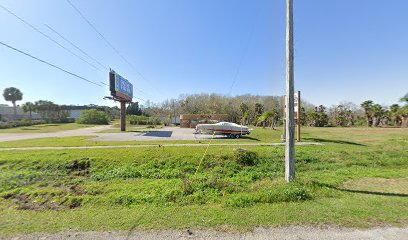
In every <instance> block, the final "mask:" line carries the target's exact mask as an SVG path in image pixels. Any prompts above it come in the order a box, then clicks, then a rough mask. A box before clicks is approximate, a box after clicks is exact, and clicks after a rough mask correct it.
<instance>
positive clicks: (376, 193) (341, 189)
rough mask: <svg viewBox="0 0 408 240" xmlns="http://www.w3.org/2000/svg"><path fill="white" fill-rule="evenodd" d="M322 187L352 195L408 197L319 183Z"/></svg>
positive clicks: (401, 194) (403, 194)
mask: <svg viewBox="0 0 408 240" xmlns="http://www.w3.org/2000/svg"><path fill="white" fill-rule="evenodd" d="M317 184H318V185H320V186H324V187H328V188H331V189H334V190H337V191H342V192H351V193H360V194H369V195H377V196H387V197H405V198H406V197H408V194H405V193H387V192H373V191H367V190H355V189H347V188H339V187H336V186H333V185H330V184H326V183H317Z"/></svg>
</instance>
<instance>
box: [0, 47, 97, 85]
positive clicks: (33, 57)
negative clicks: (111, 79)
mask: <svg viewBox="0 0 408 240" xmlns="http://www.w3.org/2000/svg"><path fill="white" fill-rule="evenodd" d="M0 44H1V45H3V46H5V47H7V48H9V49H12V50H14V51H16V52H19V53H21V54H23V55H25V56H27V57H30V58H32V59H35V60H37V61H39V62H42V63H44V64H46V65H48V66H51V67H53V68H56V69H58V70H60V71H63V72H65V73H67V74H69V75H71V76H74V77H76V78H79V79H81V80H83V81H86V82H88V83H92V84H94V85H97V86H99V87H102V85H100V84H99V83H96V82H94V81H91V80H89V79H86V78H84V77H81V76H79V75H78V74H75V73H72V72H70V71H68V70H65V69H63V68H61V67H59V66H57V65H55V64H52V63H49V62H47V61H45V60H42V59H40V58H38V57H35V56H33V55H31V54H29V53H26V52H24V51H22V50H20V49H17V48H15V47H13V46H10V45H8V44H6V43H4V42H1V41H0Z"/></svg>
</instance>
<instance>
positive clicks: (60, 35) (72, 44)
mask: <svg viewBox="0 0 408 240" xmlns="http://www.w3.org/2000/svg"><path fill="white" fill-rule="evenodd" d="M44 25H45V26H46V27H47V28H48V29H50V30H51V31H52V32H54V33H55V34H57V35H58V36H59V37H60V38H62V39H64V40H65V41H66V42H67V43H69V44H70V45H71V46H73V47H74V48H76V49H77V50H79V51H80V52H81V53H83V54H84V55H85V56H87V57H89V58H90V59H92V60H93V61H95V62H96V63H97V64H98V65H99V66H101V67H102V68H104V69H106V70H108V71H109V69H108V68H107V67H106V66H105V65H103V64H102V63H101V62H99V61H98V60H96V59H95V58H94V57H92V56H90V55H89V54H88V53H86V52H85V51H84V50H82V49H81V48H80V47H78V46H77V45H76V44H74V43H73V42H71V41H70V40H68V39H67V38H66V37H64V36H62V34H60V33H59V32H57V31H56V30H55V29H53V28H52V27H50V26H49V25H48V24H44Z"/></svg>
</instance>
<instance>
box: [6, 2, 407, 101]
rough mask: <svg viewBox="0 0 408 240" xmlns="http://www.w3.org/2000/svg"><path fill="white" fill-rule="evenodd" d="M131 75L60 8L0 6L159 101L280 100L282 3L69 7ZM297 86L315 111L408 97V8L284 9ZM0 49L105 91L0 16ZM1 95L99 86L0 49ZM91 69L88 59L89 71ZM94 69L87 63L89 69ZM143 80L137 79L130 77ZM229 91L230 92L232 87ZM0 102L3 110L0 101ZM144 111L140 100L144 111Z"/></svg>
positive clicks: (78, 97)
mask: <svg viewBox="0 0 408 240" xmlns="http://www.w3.org/2000/svg"><path fill="white" fill-rule="evenodd" d="M71 1H72V3H73V4H75V5H76V6H77V7H78V8H79V9H80V10H81V11H82V13H83V14H84V15H85V16H86V17H87V18H88V19H89V20H90V21H91V22H92V23H93V24H94V25H95V26H96V28H97V29H98V30H99V31H100V32H101V33H102V34H103V35H104V36H105V37H106V38H107V39H108V40H109V41H110V42H111V43H112V44H113V45H114V47H115V48H117V50H118V51H119V52H120V53H121V54H122V55H123V56H124V57H125V58H126V59H127V60H128V61H129V62H130V63H131V64H132V65H133V66H134V68H132V67H130V66H129V65H128V64H127V63H126V62H125V61H123V60H122V59H121V58H120V57H119V56H118V55H117V54H116V53H115V52H114V51H113V50H112V49H111V48H110V47H109V46H107V44H106V43H105V42H104V41H103V40H102V39H101V38H100V37H99V36H98V35H97V33H95V32H94V31H93V30H92V28H90V27H89V26H88V25H87V24H86V23H85V22H84V20H83V19H81V18H80V16H79V15H78V14H77V12H75V11H74V9H73V8H72V7H71V6H70V5H69V4H68V3H67V2H66V1H65V0H0V4H2V5H3V6H5V7H7V8H8V9H10V10H11V11H13V12H14V13H15V14H17V15H19V16H20V17H21V18H23V19H25V20H27V21H28V22H30V23H31V24H32V25H34V26H35V27H37V28H38V29H40V30H41V31H43V32H44V33H46V34H47V35H50V36H51V37H52V38H54V39H55V40H57V41H58V42H60V43H61V44H63V45H64V46H66V47H67V48H69V49H71V50H72V51H73V52H75V53H76V54H78V55H80V56H81V57H82V58H84V59H86V60H87V61H89V62H92V60H91V59H89V58H87V57H86V56H84V55H82V53H81V52H79V51H77V50H76V49H74V48H72V47H71V46H70V45H68V44H67V43H66V42H64V40H62V39H61V38H59V37H58V36H57V35H55V34H54V33H53V32H51V31H50V30H49V29H48V28H47V27H46V26H45V25H44V24H48V25H49V26H51V27H52V28H54V29H55V30H57V31H58V32H59V33H60V34H62V35H64V36H65V37H67V38H68V39H69V40H70V41H72V42H74V43H75V44H77V45H78V46H79V47H80V48H82V49H83V50H85V51H86V52H87V53H88V54H89V55H90V56H92V57H93V58H95V59H97V60H98V61H100V62H101V63H103V65H105V66H107V67H111V68H113V69H114V70H116V71H117V72H118V73H120V74H121V75H122V76H124V77H126V78H127V79H129V80H130V81H131V82H132V83H133V84H134V86H135V88H137V89H140V90H141V91H142V92H140V91H138V90H136V89H135V90H134V94H135V95H136V96H138V97H140V98H142V99H144V100H148V99H149V100H151V101H153V102H159V101H162V100H165V99H167V98H176V97H178V96H179V95H180V94H185V93H203V92H215V93H220V94H231V95H236V94H244V93H251V94H259V95H283V94H284V91H285V1H284V0H253V1H249V0H245V1H244V0H206V1H201V0H171V1H170V0H115V1H113V0H98V1H96V0H92V1H91V0H82V1H80V0H71ZM294 4H295V7H294V13H295V17H294V20H295V89H297V90H301V91H302V96H303V98H304V99H306V100H308V101H309V102H311V103H313V104H324V105H326V106H330V105H332V104H337V103H339V102H342V101H352V102H355V103H358V104H359V103H361V102H362V101H364V100H366V99H372V100H374V101H375V102H378V103H381V104H392V103H395V102H397V101H398V99H399V97H401V96H403V95H404V94H405V93H407V92H408V44H407V42H408V28H407V25H408V14H406V12H407V9H408V1H406V0H359V1H356V0H330V1H328V0H307V1H305V0H294ZM0 41H2V42H5V43H7V44H10V45H12V46H14V47H16V48H19V49H21V50H24V51H26V52H28V53H31V54H33V55H35V56H37V57H39V58H41V59H44V60H47V61H49V62H51V63H54V64H56V65H58V66H61V67H63V68H64V69H67V70H69V71H72V72H74V73H76V74H78V75H80V76H83V77H85V78H87V79H89V80H92V81H95V82H99V81H103V82H106V83H107V78H108V72H107V71H106V70H105V69H103V71H98V70H95V69H94V68H92V67H91V66H89V65H88V64H87V63H85V62H83V61H81V60H79V59H78V58H76V57H73V56H72V55H71V54H70V53H68V52H66V51H65V50H63V49H62V48H60V47H59V46H58V45H56V44H55V43H53V42H51V41H49V40H48V39H46V38H45V37H44V36H42V35H40V34H39V33H37V32H35V31H33V30H32V29H30V28H29V27H27V26H26V25H24V24H23V23H22V22H20V21H19V20H17V19H16V18H15V17H13V16H12V15H10V14H8V13H7V12H5V11H4V10H3V9H0ZM0 56H1V57H0V65H1V66H2V67H1V69H2V72H1V77H0V90H2V89H4V88H6V87H10V86H14V87H17V88H20V89H21V90H22V92H23V93H24V99H23V101H35V100H38V99H47V100H51V101H54V102H56V103H60V104H89V103H94V104H105V105H112V103H111V102H109V101H105V100H103V99H102V98H103V97H104V96H107V95H109V92H108V89H107V87H105V86H104V87H103V88H102V87H98V86H95V85H92V84H89V83H86V82H84V81H82V80H80V79H77V78H74V77H72V76H69V75H67V74H65V73H63V72H60V71H58V70H55V69H53V68H50V67H49V66H46V65H44V64H42V63H39V62H37V61H34V60H32V59H30V58H27V57H26V56H23V55H21V54H19V53H16V52H14V51H12V50H10V49H7V48H5V47H3V46H0ZM93 63H94V62H93ZM94 65H97V64H96V63H94ZM138 72H139V73H141V74H142V75H143V77H141V76H140V75H139V73H138ZM233 82H235V84H234V85H233V88H232V90H231V91H230V89H231V85H232V83H233ZM0 103H5V101H4V99H3V98H2V97H1V98H0ZM142 103H143V102H142Z"/></svg>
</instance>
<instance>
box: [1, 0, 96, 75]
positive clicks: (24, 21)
mask: <svg viewBox="0 0 408 240" xmlns="http://www.w3.org/2000/svg"><path fill="white" fill-rule="evenodd" d="M0 7H1V8H2V9H3V10H4V11H6V12H8V13H9V14H11V15H13V16H14V17H15V18H17V19H18V20H20V21H21V22H23V23H24V24H26V25H27V26H29V27H30V28H31V29H33V30H34V31H36V32H38V33H39V34H41V35H43V36H44V37H46V38H47V39H48V40H50V41H52V42H53V43H55V44H57V45H58V46H59V47H61V48H62V49H64V50H65V51H67V52H69V53H71V54H72V55H73V56H75V57H76V58H78V59H80V60H81V61H83V62H85V63H87V64H88V65H89V66H91V67H93V68H94V69H96V70H98V71H101V69H100V68H98V67H96V66H95V65H94V64H92V63H90V62H88V61H87V60H85V59H83V58H82V57H80V56H79V55H78V54H76V53H74V52H73V51H71V50H69V49H68V48H66V47H65V46H63V45H62V44H60V43H59V42H57V41H56V40H54V39H53V38H52V37H50V36H49V35H47V34H45V33H44V32H42V31H41V30H39V29H38V28H36V27H35V26H33V25H32V24H31V23H29V22H27V21H26V20H24V19H22V18H21V17H19V16H18V15H17V14H15V13H13V12H12V11H10V10H9V9H8V8H6V7H5V6H3V5H1V4H0Z"/></svg>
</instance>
